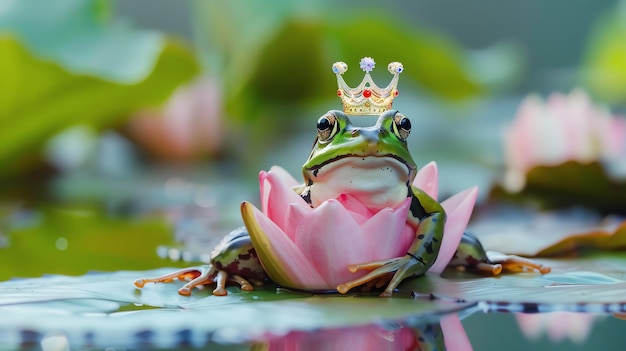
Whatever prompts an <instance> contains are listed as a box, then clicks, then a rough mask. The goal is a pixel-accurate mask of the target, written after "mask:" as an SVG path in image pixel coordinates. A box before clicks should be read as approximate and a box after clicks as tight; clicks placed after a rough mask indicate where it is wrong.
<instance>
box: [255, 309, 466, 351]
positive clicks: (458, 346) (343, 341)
mask: <svg viewBox="0 0 626 351" xmlns="http://www.w3.org/2000/svg"><path fill="white" fill-rule="evenodd" d="M252 349H253V350H255V351H256V350H264V351H265V350H267V351H292V350H377V351H378V350H387V351H399V350H403V351H404V350H459V351H461V350H471V349H472V346H471V344H470V343H469V339H468V337H467V334H466V333H465V329H464V328H463V325H462V324H461V321H460V320H459V317H458V315H456V314H452V315H448V316H444V317H443V318H441V320H440V321H439V322H435V323H430V324H419V325H413V326H401V325H387V326H380V325H367V326H360V327H352V328H335V329H325V330H321V331H317V332H314V333H311V332H301V331H292V332H290V333H288V334H287V335H285V336H282V337H274V338H269V340H268V341H264V342H260V343H257V344H255V345H254V346H253V347H252Z"/></svg>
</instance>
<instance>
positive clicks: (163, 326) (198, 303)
mask: <svg viewBox="0 0 626 351" xmlns="http://www.w3.org/2000/svg"><path fill="white" fill-rule="evenodd" d="M170 270H171V269H159V270H153V271H141V272H138V271H135V272H131V271H123V272H115V273H93V274H87V275H84V276H79V277H69V276H49V277H43V278H36V279H21V280H12V281H8V282H4V283H0V335H3V334H4V335H8V334H11V333H16V334H19V333H20V332H21V331H24V330H29V331H31V332H34V333H36V334H38V335H45V334H47V333H51V332H54V333H58V334H64V335H67V336H70V343H71V345H73V346H74V345H76V346H84V345H85V344H86V343H85V340H87V337H86V335H87V334H88V333H91V336H90V341H91V346H101V347H106V346H111V341H104V340H116V343H118V344H119V345H131V346H132V345H135V346H136V343H137V342H138V341H143V342H147V341H149V342H150V344H151V345H153V346H158V347H167V346H171V345H169V344H168V342H171V341H172V340H175V339H176V335H178V334H180V333H182V332H186V333H188V334H190V335H192V336H191V337H190V339H192V340H194V343H196V344H198V343H200V344H199V345H201V342H202V341H204V342H205V343H206V342H207V341H209V340H211V341H219V342H242V341H245V340H254V339H255V338H261V337H263V336H266V335H277V336H279V335H285V334H287V333H288V332H291V331H312V330H317V329H320V328H336V327H348V326H364V325H369V324H381V323H394V322H402V321H408V320H409V321H410V320H414V321H415V320H416V321H421V322H422V323H425V322H426V321H431V322H434V321H436V320H437V319H438V317H439V316H441V315H443V314H447V313H450V312H455V311H459V310H463V309H466V308H469V307H471V306H472V304H471V303H457V302H451V301H445V300H431V299H411V298H406V297H404V298H402V297H397V298H392V299H383V298H379V297H377V296H369V297H367V296H359V297H354V296H336V295H334V296H332V295H329V296H310V295H308V294H297V293H289V292H281V291H279V292H276V290H275V287H274V286H267V287H265V288H261V289H258V290H256V291H253V292H241V291H240V290H239V289H237V288H229V295H228V296H226V297H217V296H213V295H211V293H210V290H202V291H197V290H196V291H194V294H192V296H190V297H184V296H180V295H178V294H177V289H178V288H179V287H180V283H170V284H152V285H146V286H145V287H144V288H143V289H141V290H139V289H136V288H135V287H134V285H133V281H134V280H135V279H138V278H141V277H146V276H155V275H160V274H164V273H167V272H169V271H170ZM116 306H119V307H118V308H117V310H114V309H115V307H116ZM124 306H125V307H124ZM135 306H136V307H135ZM146 306H152V307H158V308H152V307H149V308H146ZM146 335H147V336H146ZM0 344H1V343H0Z"/></svg>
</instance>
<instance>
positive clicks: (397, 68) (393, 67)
mask: <svg viewBox="0 0 626 351" xmlns="http://www.w3.org/2000/svg"><path fill="white" fill-rule="evenodd" d="M387 70H388V71H389V73H391V74H398V73H402V71H403V70H404V67H402V64H401V63H400V62H392V63H390V64H389V66H387Z"/></svg>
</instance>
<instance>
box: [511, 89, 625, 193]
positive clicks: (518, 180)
mask: <svg viewBox="0 0 626 351" xmlns="http://www.w3.org/2000/svg"><path fill="white" fill-rule="evenodd" d="M504 152H505V162H506V167H507V173H506V176H505V184H504V185H505V187H506V188H507V189H508V190H509V191H519V190H521V189H522V188H523V187H524V184H525V175H526V173H527V172H528V171H529V170H530V169H531V168H533V167H535V166H556V165H559V164H561V163H563V162H566V161H578V162H581V163H587V162H591V161H600V160H611V159H618V158H620V157H621V158H623V157H626V120H625V119H623V118H620V117H615V116H612V115H611V114H610V112H609V111H608V110H607V109H605V108H602V107H598V106H595V105H593V103H592V102H591V100H590V99H589V96H587V94H586V93H585V92H584V91H582V90H574V91H572V92H571V93H570V94H569V95H563V94H560V93H554V94H552V95H550V96H549V98H548V100H547V102H544V101H542V100H541V99H540V98H539V97H537V96H529V97H527V98H526V99H525V100H524V101H523V102H522V104H521V105H520V107H519V109H518V111H517V115H516V116H515V119H514V121H513V124H512V125H511V126H510V127H509V128H508V130H507V131H506V133H505V135H504Z"/></svg>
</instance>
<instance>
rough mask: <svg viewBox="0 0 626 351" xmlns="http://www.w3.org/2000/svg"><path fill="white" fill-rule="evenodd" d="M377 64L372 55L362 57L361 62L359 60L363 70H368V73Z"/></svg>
mask: <svg viewBox="0 0 626 351" xmlns="http://www.w3.org/2000/svg"><path fill="white" fill-rule="evenodd" d="M375 65H376V62H375V61H374V59H373V58H371V57H364V58H362V59H361V62H359V66H360V67H361V69H362V70H363V72H368V73H369V72H371V71H372V70H373V69H374V66H375Z"/></svg>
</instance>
